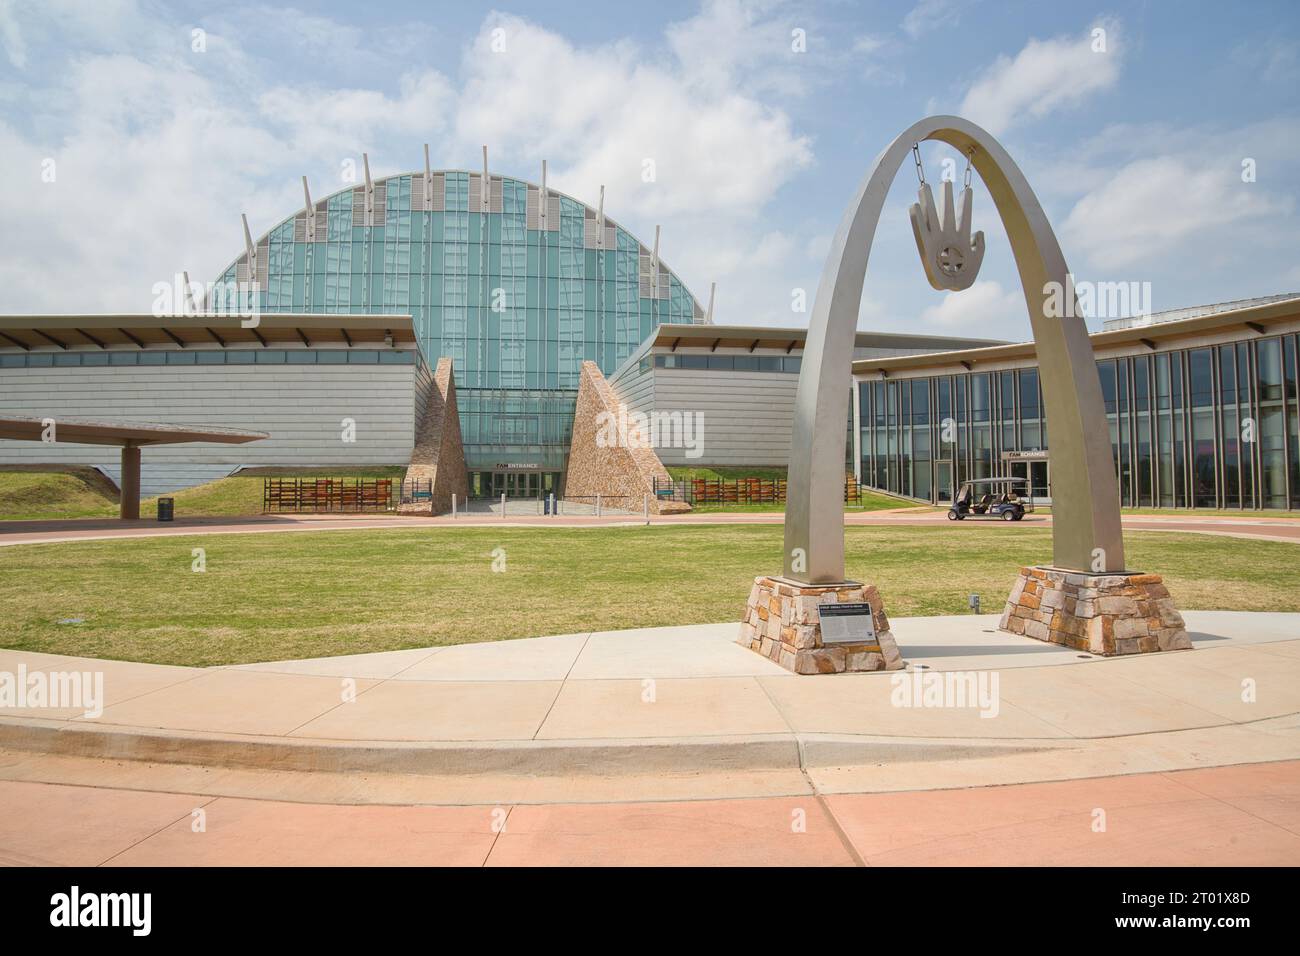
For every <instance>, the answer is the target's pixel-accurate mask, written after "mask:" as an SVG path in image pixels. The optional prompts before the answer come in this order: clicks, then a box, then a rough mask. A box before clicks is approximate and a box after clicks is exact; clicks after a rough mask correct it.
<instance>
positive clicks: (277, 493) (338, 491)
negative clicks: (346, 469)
mask: <svg viewBox="0 0 1300 956" xmlns="http://www.w3.org/2000/svg"><path fill="white" fill-rule="evenodd" d="M393 504H394V503H393V480H392V479H391V478H264V479H262V512H263V514H272V513H283V512H290V511H292V512H302V511H391V510H392V509H393Z"/></svg>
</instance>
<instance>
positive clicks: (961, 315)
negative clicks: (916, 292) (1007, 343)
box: [921, 279, 1028, 339]
mask: <svg viewBox="0 0 1300 956" xmlns="http://www.w3.org/2000/svg"><path fill="white" fill-rule="evenodd" d="M1024 315H1025V299H1024V296H1023V295H1022V294H1021V292H1020V290H1019V289H1012V290H1010V291H1007V290H1004V289H1003V288H1002V285H1001V283H999V282H996V281H994V280H992V279H990V280H987V281H985V280H980V281H977V282H976V283H975V284H974V285H973V286H971V287H970V288H969V289H966V290H964V291H962V292H948V293H946V294H945V295H944V297H943V299H942V300H941V301H940V302H939V304H938V305H932V306H930V307H929V308H927V309H925V310H924V311H923V312H922V313H921V324H922V325H930V326H938V327H940V328H943V329H946V330H950V331H958V332H961V333H962V334H963V335H967V336H970V337H971V338H977V339H978V338H987V337H989V336H990V335H993V334H994V333H995V331H996V330H998V329H1000V328H1006V327H1008V325H1009V324H1010V322H1014V321H1015V319H1016V318H1017V317H1018V316H1019V317H1023V316H1024ZM1009 320H1010V321H1009ZM1025 323H1026V324H1027V323H1028V319H1027V318H1026V319H1025ZM994 337H996V336H994Z"/></svg>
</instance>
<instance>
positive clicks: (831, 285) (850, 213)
mask: <svg viewBox="0 0 1300 956" xmlns="http://www.w3.org/2000/svg"><path fill="white" fill-rule="evenodd" d="M924 140H938V141H941V142H945V143H948V144H949V145H950V146H953V147H955V148H956V149H957V150H959V151H960V152H961V153H963V154H966V155H969V156H971V162H972V165H973V166H974V168H975V170H976V171H977V172H978V173H979V175H980V178H981V179H982V180H983V182H984V185H985V186H986V187H987V188H988V191H989V194H990V195H991V196H992V198H993V202H994V204H995V205H996V206H997V210H998V214H999V216H1001V218H1002V222H1003V225H1004V226H1005V228H1006V232H1007V237H1008V238H1009V239H1010V240H1011V249H1012V252H1013V253H1014V254H1015V259H1016V267H1017V269H1018V270H1019V272H1020V283H1021V286H1022V287H1023V290H1024V295H1025V305H1026V306H1027V307H1028V310H1029V323H1030V326H1031V327H1032V329H1033V335H1034V345H1035V348H1036V350H1037V353H1038V365H1039V372H1040V374H1039V378H1040V381H1041V382H1042V389H1043V403H1044V406H1045V413H1046V417H1047V423H1048V426H1049V428H1050V432H1051V443H1050V448H1049V450H1048V456H1049V459H1050V461H1051V465H1052V486H1053V501H1052V558H1053V564H1054V566H1055V567H1057V568H1062V569H1066V570H1072V571H1084V572H1091V573H1098V572H1108V571H1115V572H1117V571H1122V570H1123V569H1124V540H1123V534H1122V531H1121V528H1120V517H1119V486H1118V483H1117V481H1116V477H1115V463H1114V459H1113V457H1112V453H1111V447H1110V431H1109V428H1108V427H1107V422H1106V410H1105V407H1104V405H1103V403H1102V395H1101V381H1100V378H1099V376H1098V374H1097V366H1096V360H1095V359H1094V357H1093V351H1092V344H1091V343H1090V342H1089V341H1088V330H1087V326H1086V325H1085V324H1084V320H1083V319H1082V317H1080V316H1079V312H1078V309H1073V310H1064V311H1065V315H1066V317H1064V318H1060V317H1057V316H1055V315H1053V314H1051V313H1050V312H1049V309H1048V303H1049V302H1051V301H1053V299H1054V296H1053V295H1052V292H1051V290H1052V289H1053V288H1055V290H1057V292H1056V295H1055V301H1056V302H1058V303H1059V302H1060V296H1062V295H1069V296H1071V297H1072V296H1073V295H1074V291H1073V287H1072V285H1071V284H1070V280H1069V279H1068V277H1067V271H1068V270H1067V268H1066V264H1065V257H1064V255H1062V253H1061V247H1060V244H1059V243H1058V242H1057V241H1056V234H1055V233H1054V232H1053V231H1052V227H1051V225H1050V224H1049V223H1048V221H1047V216H1046V215H1045V214H1044V212H1043V208H1042V206H1041V205H1040V204H1039V202H1038V199H1037V197H1036V196H1035V195H1034V193H1033V190H1031V189H1030V188H1029V183H1028V182H1027V181H1026V180H1025V177H1024V175H1023V174H1022V173H1021V172H1020V168H1019V167H1018V166H1017V165H1016V164H1015V162H1014V161H1013V160H1012V159H1011V157H1010V156H1009V155H1008V154H1007V152H1006V150H1005V149H1003V148H1002V146H1001V145H1000V144H999V143H998V142H997V140H995V139H994V138H993V137H992V136H990V135H989V134H988V133H987V132H986V131H985V130H983V129H981V128H980V127H978V126H976V125H975V124H974V123H971V122H969V121H967V120H964V119H961V118H960V117H957V116H931V117H929V118H927V119H923V120H921V121H920V122H919V123H916V124H914V125H913V126H911V127H910V128H908V129H907V130H905V131H903V133H902V134H900V135H899V137H898V138H897V139H895V140H894V141H893V142H892V143H891V144H890V145H889V146H888V147H887V148H886V149H885V150H884V151H883V152H882V153H881V154H880V155H879V156H878V157H877V158H876V162H875V165H874V167H873V168H872V170H871V172H870V173H868V175H867V177H866V178H865V179H864V180H863V181H862V184H861V186H860V187H859V188H858V192H857V195H856V196H855V197H854V199H853V202H852V203H851V204H850V205H849V207H848V209H847V210H846V211H845V214H844V218H843V219H842V220H841V221H840V227H839V230H838V231H837V232H836V234H835V241H834V243H833V244H832V246H831V251H830V253H829V255H828V256H827V259H826V266H825V269H824V270H823V271H822V277H821V283H820V284H819V285H818V287H817V299H816V301H815V302H814V304H813V313H812V320H811V322H810V323H809V329H808V339H807V343H806V344H805V347H804V354H803V365H802V368H801V370H800V374H799V384H798V389H797V392H796V395H795V418H794V433H793V437H792V439H791V449H790V478H789V485H788V489H787V503H786V520H785V571H784V574H785V577H786V578H787V579H789V580H793V581H797V582H801V583H805V584H833V583H838V582H842V581H844V580H845V574H844V510H843V506H842V504H841V500H842V498H843V494H844V492H843V489H844V422H845V420H846V418H847V417H848V411H849V408H848V401H849V387H848V386H849V384H850V382H851V381H852V365H853V343H854V335H855V333H856V331H857V324H858V309H859V306H860V304H861V301H862V287H863V283H864V281H865V279H866V272H867V259H868V256H869V255H870V252H871V244H872V241H873V239H874V237H875V233H876V227H877V225H878V224H879V221H880V215H881V212H882V210H883V208H884V205H885V199H886V197H887V195H888V193H889V187H890V184H891V183H892V182H893V180H894V177H895V175H896V174H897V172H898V169H899V167H900V166H901V165H902V163H903V161H904V160H905V159H906V158H907V155H908V153H909V152H911V149H912V145H913V144H914V143H919V142H922V141H924ZM965 219H966V221H967V225H969V216H968V215H967V216H966V217H965ZM1048 283H1056V284H1057V285H1055V286H1054V287H1053V286H1049V285H1048ZM1054 311H1056V310H1054ZM818 503H820V504H821V507H818Z"/></svg>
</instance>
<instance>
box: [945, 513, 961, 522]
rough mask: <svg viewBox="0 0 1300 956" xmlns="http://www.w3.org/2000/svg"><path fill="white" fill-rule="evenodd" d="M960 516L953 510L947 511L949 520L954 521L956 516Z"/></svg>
mask: <svg viewBox="0 0 1300 956" xmlns="http://www.w3.org/2000/svg"><path fill="white" fill-rule="evenodd" d="M960 517H961V515H959V514H957V512H955V511H949V512H948V520H949V521H956V520H957V519H958V518H960Z"/></svg>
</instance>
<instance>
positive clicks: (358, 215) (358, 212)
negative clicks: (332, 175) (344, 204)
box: [352, 187, 366, 226]
mask: <svg viewBox="0 0 1300 956" xmlns="http://www.w3.org/2000/svg"><path fill="white" fill-rule="evenodd" d="M365 224H366V190H365V188H364V187H362V188H360V189H354V190H352V225H354V226H364V225H365Z"/></svg>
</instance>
